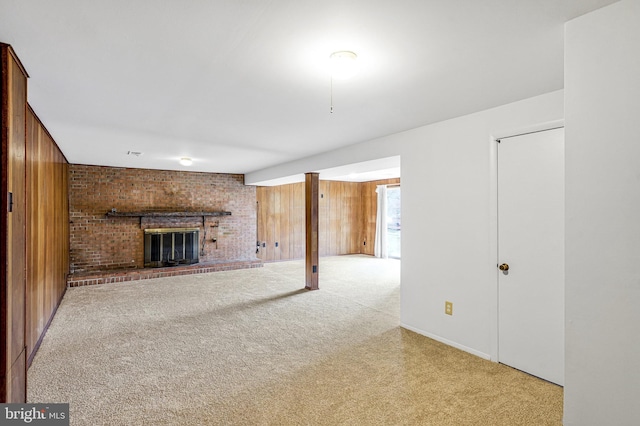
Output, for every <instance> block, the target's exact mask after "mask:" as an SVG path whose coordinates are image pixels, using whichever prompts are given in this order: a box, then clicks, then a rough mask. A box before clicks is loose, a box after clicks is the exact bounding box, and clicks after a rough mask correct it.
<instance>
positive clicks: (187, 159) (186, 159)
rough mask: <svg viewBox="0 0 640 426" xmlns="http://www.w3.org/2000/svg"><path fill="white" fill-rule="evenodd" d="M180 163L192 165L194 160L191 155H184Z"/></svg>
mask: <svg viewBox="0 0 640 426" xmlns="http://www.w3.org/2000/svg"><path fill="white" fill-rule="evenodd" d="M180 164H182V165H183V166H190V165H192V164H193V160H192V159H191V158H189V157H182V158H181V159H180Z"/></svg>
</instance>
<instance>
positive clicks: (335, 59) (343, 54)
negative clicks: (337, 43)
mask: <svg viewBox="0 0 640 426" xmlns="http://www.w3.org/2000/svg"><path fill="white" fill-rule="evenodd" d="M329 58H330V59H331V77H333V78H335V79H338V80H345V79H347V78H351V77H353V76H354V75H356V73H357V72H358V63H357V61H356V59H357V58H358V55H356V54H355V53H354V52H351V51H349V50H342V51H340V52H333V53H332V54H331V56H329Z"/></svg>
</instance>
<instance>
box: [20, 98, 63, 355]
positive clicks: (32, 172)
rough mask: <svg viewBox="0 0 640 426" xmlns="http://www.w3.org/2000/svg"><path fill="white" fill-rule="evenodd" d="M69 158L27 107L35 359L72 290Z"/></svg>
mask: <svg viewBox="0 0 640 426" xmlns="http://www.w3.org/2000/svg"><path fill="white" fill-rule="evenodd" d="M67 169H68V163H67V160H66V158H65V157H64V155H63V154H62V152H61V151H60V149H59V148H58V146H57V145H56V143H55V141H54V140H53V138H52V137H51V135H50V134H49V133H48V132H47V130H46V129H45V128H44V126H43V125H42V123H41V122H40V120H39V119H38V117H37V116H36V115H35V113H34V112H33V111H32V110H31V108H29V109H28V111H27V170H26V171H27V299H26V300H27V318H26V345H27V356H28V363H29V364H30V363H31V360H32V359H33V357H34V355H35V353H36V351H37V349H38V346H39V345H40V342H41V340H42V338H43V337H44V332H45V331H46V328H47V327H48V325H49V323H50V322H51V320H52V319H53V315H54V314H55V311H56V309H57V308H58V305H59V304H60V300H61V299H62V296H63V295H64V292H65V290H66V285H67V284H66V282H67V273H68V272H69V204H68V189H67V188H68V170H67Z"/></svg>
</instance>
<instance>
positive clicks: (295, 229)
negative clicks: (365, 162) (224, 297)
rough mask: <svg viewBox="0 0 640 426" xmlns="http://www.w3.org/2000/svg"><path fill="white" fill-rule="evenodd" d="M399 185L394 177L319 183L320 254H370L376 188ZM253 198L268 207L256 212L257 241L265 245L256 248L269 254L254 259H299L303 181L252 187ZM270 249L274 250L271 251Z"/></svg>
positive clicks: (374, 220) (300, 255)
mask: <svg viewBox="0 0 640 426" xmlns="http://www.w3.org/2000/svg"><path fill="white" fill-rule="evenodd" d="M399 183H400V179H387V180H380V181H373V182H364V183H354V182H338V181H324V180H323V181H320V182H319V192H320V199H319V204H318V214H319V217H318V243H319V252H320V256H335V255H343V254H360V253H361V254H370V255H373V250H374V239H375V222H376V206H377V197H376V192H375V190H376V185H391V184H399ZM256 194H257V195H256V196H257V199H258V202H259V203H260V204H268V206H262V207H261V208H260V209H261V214H260V219H259V223H258V235H265V237H264V238H263V237H260V238H263V240H264V241H265V242H266V245H267V248H266V249H263V248H261V249H260V250H261V251H265V252H269V250H270V252H269V253H270V254H269V255H265V253H261V255H260V258H261V259H262V260H263V261H265V262H269V261H274V260H291V259H302V258H304V244H305V233H304V183H295V184H289V185H282V186H275V187H258V189H257V191H256ZM276 194H277V195H276ZM276 200H277V201H276ZM276 203H277V207H276V206H275V204H276ZM287 206H289V207H288V208H287ZM263 207H264V208H263ZM262 212H264V214H262ZM268 227H274V228H276V229H277V230H278V232H277V233H275V232H271V233H270V232H269V230H268ZM276 237H277V240H276V239H275V238H276ZM276 241H278V242H279V243H280V244H279V245H280V247H279V248H278V249H276V248H275V242H276ZM365 242H366V244H365ZM275 250H279V251H278V252H277V253H276V252H275Z"/></svg>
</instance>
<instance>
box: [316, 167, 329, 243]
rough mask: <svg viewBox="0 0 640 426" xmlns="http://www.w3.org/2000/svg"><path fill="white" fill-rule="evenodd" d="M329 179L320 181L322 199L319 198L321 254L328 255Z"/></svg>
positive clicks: (319, 241)
mask: <svg viewBox="0 0 640 426" xmlns="http://www.w3.org/2000/svg"><path fill="white" fill-rule="evenodd" d="M329 184H330V182H329V181H326V180H321V181H320V200H318V214H319V217H318V244H319V249H320V256H327V255H328V254H329V229H330V228H331V226H330V224H329V208H330V205H331V204H330V203H331V202H330V195H329Z"/></svg>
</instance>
